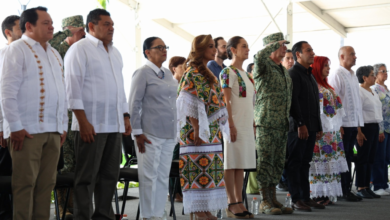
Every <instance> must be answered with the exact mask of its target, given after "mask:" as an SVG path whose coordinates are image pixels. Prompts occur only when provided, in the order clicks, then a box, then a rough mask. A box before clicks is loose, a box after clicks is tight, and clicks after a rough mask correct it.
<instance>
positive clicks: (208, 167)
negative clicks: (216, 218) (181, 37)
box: [176, 68, 230, 213]
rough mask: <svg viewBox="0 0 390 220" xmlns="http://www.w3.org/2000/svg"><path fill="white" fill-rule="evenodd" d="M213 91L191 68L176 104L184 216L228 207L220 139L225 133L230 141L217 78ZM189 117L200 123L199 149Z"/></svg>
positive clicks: (200, 75)
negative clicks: (195, 143)
mask: <svg viewBox="0 0 390 220" xmlns="http://www.w3.org/2000/svg"><path fill="white" fill-rule="evenodd" d="M213 87H214V88H210V86H209V84H208V82H207V81H206V79H205V78H204V77H203V75H202V74H200V73H199V72H198V70H197V69H195V68H188V69H187V71H186V72H185V73H184V76H183V78H182V79H181V81H180V83H179V88H178V98H177V101H176V103H177V113H178V115H177V118H178V139H179V142H180V161H179V167H180V183H181V186H182V191H183V206H184V212H185V213H191V212H205V211H214V210H219V209H224V208H226V207H227V196H226V191H225V181H224V168H223V153H222V145H221V138H222V133H223V135H224V138H229V137H230V135H229V123H228V121H227V119H228V113H227V110H226V107H225V103H224V102H223V93H222V92H221V88H220V86H219V84H218V81H217V79H216V78H215V83H214V85H213ZM189 117H193V118H196V119H198V120H199V137H200V138H201V139H202V144H201V145H200V146H195V145H194V129H193V126H192V124H191V121H190V120H189Z"/></svg>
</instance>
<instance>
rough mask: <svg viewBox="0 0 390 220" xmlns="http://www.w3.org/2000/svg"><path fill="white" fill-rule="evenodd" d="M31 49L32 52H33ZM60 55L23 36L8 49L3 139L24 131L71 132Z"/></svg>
mask: <svg viewBox="0 0 390 220" xmlns="http://www.w3.org/2000/svg"><path fill="white" fill-rule="evenodd" d="M30 46H31V48H30ZM62 67H63V63H62V59H61V56H60V54H59V53H58V52H57V51H56V50H55V49H54V48H52V47H51V46H50V44H49V43H46V51H45V50H44V49H43V47H42V46H41V44H40V43H38V42H37V41H35V40H33V39H31V38H29V37H27V36H26V35H23V36H22V38H21V39H19V40H17V41H15V42H13V43H12V44H10V45H9V47H8V49H7V51H6V56H5V57H4V61H3V68H2V71H1V72H2V73H1V98H2V107H3V110H4V120H5V121H6V123H4V124H7V123H8V124H7V126H4V138H7V137H9V135H10V132H14V131H20V130H22V129H25V130H26V131H27V132H28V133H30V134H37V133H45V132H58V133H60V134H62V133H63V132H64V131H67V130H68V111H67V109H66V95H65V86H64V81H63V73H62Z"/></svg>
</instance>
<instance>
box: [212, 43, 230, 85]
mask: <svg viewBox="0 0 390 220" xmlns="http://www.w3.org/2000/svg"><path fill="white" fill-rule="evenodd" d="M214 43H215V47H216V48H217V53H216V54H215V58H214V60H210V61H209V62H208V63H207V68H209V69H210V70H211V72H212V73H214V75H215V77H217V79H218V80H219V74H220V73H221V71H222V70H223V68H225V67H226V66H225V64H223V61H224V60H226V59H227V57H228V56H227V51H226V44H227V43H226V41H225V40H224V39H223V37H217V38H215V39H214Z"/></svg>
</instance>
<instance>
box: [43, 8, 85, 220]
mask: <svg viewBox="0 0 390 220" xmlns="http://www.w3.org/2000/svg"><path fill="white" fill-rule="evenodd" d="M84 27H85V25H84V23H83V16H81V15H76V16H72V17H68V18H64V19H63V20H62V28H63V30H64V31H59V32H57V33H55V34H54V36H53V39H52V40H50V41H49V43H50V44H51V46H52V47H54V48H55V49H56V50H57V51H58V52H59V53H60V55H61V57H62V59H64V57H65V54H66V52H67V51H68V49H69V48H70V46H71V45H72V44H73V43H76V42H77V41H79V40H81V39H82V38H84V37H85V31H84ZM68 117H69V124H68V133H67V136H66V141H65V143H64V145H63V147H62V149H63V156H64V168H62V169H61V171H60V172H61V173H69V172H74V167H75V162H76V161H75V154H74V139H73V132H72V131H71V129H70V127H71V125H72V111H68ZM57 194H58V198H59V200H60V205H59V208H60V214H61V215H62V213H63V211H62V210H63V207H64V205H65V198H66V189H58V190H57ZM69 195H70V196H69V202H68V206H67V207H68V208H69V209H68V210H67V211H66V215H65V218H66V219H72V218H73V216H72V213H73V191H71V192H70V194H69Z"/></svg>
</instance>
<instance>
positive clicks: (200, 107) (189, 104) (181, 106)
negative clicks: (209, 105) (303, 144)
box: [176, 92, 230, 143]
mask: <svg viewBox="0 0 390 220" xmlns="http://www.w3.org/2000/svg"><path fill="white" fill-rule="evenodd" d="M176 107H177V138H178V139H180V129H181V128H183V127H184V126H185V125H186V117H187V116H188V117H192V118H196V119H198V121H199V137H200V138H201V139H202V140H203V141H204V142H206V143H210V141H209V137H210V128H209V124H211V123H213V122H214V121H216V120H218V119H219V125H220V130H221V132H222V135H223V136H224V137H226V138H227V139H228V140H229V142H230V130H229V122H228V120H227V119H228V113H227V110H226V108H223V109H220V110H219V111H217V112H215V113H214V114H213V115H211V116H210V117H207V113H206V109H205V105H204V103H203V102H202V101H201V100H199V99H198V98H197V97H195V96H193V95H191V94H189V93H187V92H180V94H179V97H178V98H177V100H176Z"/></svg>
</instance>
